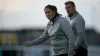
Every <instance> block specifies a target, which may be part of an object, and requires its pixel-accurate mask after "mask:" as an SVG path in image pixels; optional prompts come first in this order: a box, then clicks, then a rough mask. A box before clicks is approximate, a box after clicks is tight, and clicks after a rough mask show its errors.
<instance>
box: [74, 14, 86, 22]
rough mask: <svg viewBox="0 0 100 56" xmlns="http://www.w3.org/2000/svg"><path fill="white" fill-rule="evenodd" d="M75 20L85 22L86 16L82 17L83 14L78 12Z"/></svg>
mask: <svg viewBox="0 0 100 56" xmlns="http://www.w3.org/2000/svg"><path fill="white" fill-rule="evenodd" d="M75 22H77V23H78V22H83V23H85V21H84V18H83V17H82V15H81V14H79V13H78V14H77V16H76V17H75Z"/></svg>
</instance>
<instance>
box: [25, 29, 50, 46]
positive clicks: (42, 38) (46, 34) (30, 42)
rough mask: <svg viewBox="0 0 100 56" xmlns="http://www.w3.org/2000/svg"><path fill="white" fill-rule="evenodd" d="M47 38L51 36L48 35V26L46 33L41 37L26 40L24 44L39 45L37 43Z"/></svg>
mask: <svg viewBox="0 0 100 56" xmlns="http://www.w3.org/2000/svg"><path fill="white" fill-rule="evenodd" d="M47 39H49V36H48V32H47V28H46V29H45V31H44V33H43V34H42V35H41V36H40V37H39V38H37V39H35V40H33V41H26V42H24V45H26V46H32V45H37V44H40V43H42V42H44V41H45V40H47Z"/></svg>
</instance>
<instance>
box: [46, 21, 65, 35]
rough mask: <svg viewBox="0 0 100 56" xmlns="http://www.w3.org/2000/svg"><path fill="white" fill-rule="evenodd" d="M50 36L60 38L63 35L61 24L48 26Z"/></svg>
mask: <svg viewBox="0 0 100 56" xmlns="http://www.w3.org/2000/svg"><path fill="white" fill-rule="evenodd" d="M47 32H48V35H49V36H50V37H51V36H58V35H63V32H62V29H61V26H60V24H59V23H55V24H50V25H48V29H47Z"/></svg>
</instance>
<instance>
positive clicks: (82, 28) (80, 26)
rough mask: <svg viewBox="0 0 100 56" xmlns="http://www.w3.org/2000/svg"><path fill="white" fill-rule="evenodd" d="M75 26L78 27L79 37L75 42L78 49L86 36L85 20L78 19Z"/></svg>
mask: <svg viewBox="0 0 100 56" xmlns="http://www.w3.org/2000/svg"><path fill="white" fill-rule="evenodd" d="M75 27H76V30H77V34H78V36H77V39H76V43H75V49H76V50H77V49H78V48H79V47H80V45H81V44H82V41H83V40H84V37H85V33H84V31H85V22H84V20H78V21H76V23H75Z"/></svg>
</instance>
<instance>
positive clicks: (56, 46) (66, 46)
mask: <svg viewBox="0 0 100 56" xmlns="http://www.w3.org/2000/svg"><path fill="white" fill-rule="evenodd" d="M44 12H45V15H46V17H47V18H48V19H49V20H50V21H49V22H48V24H47V26H46V29H45V31H44V33H43V34H42V35H41V36H40V37H39V38H37V39H35V40H33V41H26V42H24V43H23V44H24V45H26V46H33V45H37V44H40V43H42V42H44V41H46V40H48V39H49V38H51V45H52V46H53V51H54V56H73V55H74V46H75V44H74V42H75V37H74V34H73V32H72V29H71V27H70V23H69V22H68V21H67V20H66V18H65V17H63V16H62V15H61V14H58V12H57V8H56V7H55V6H54V5H47V6H46V7H45V8H44Z"/></svg>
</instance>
